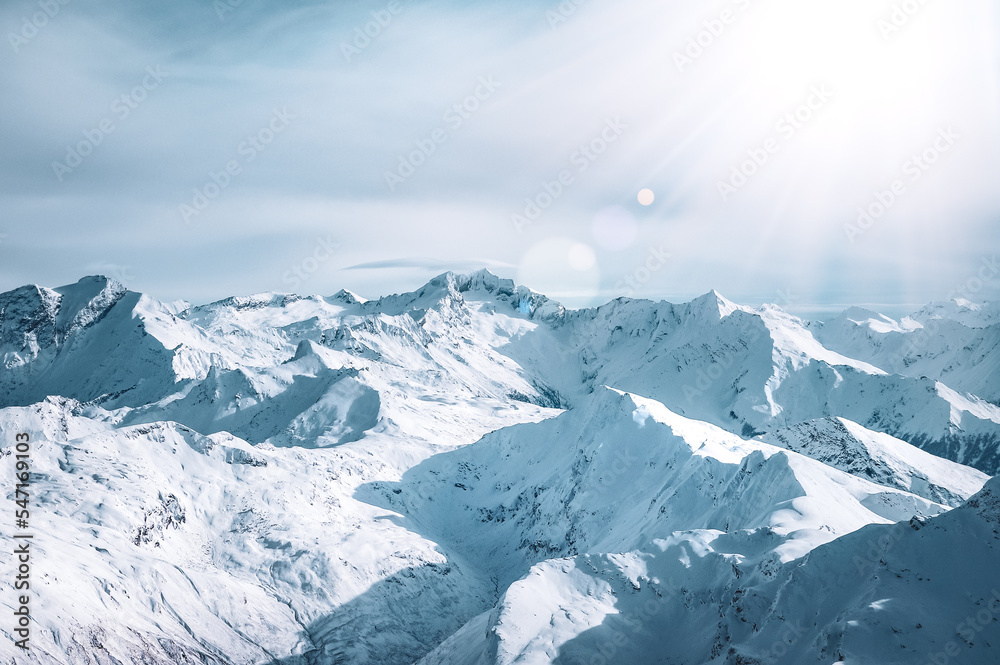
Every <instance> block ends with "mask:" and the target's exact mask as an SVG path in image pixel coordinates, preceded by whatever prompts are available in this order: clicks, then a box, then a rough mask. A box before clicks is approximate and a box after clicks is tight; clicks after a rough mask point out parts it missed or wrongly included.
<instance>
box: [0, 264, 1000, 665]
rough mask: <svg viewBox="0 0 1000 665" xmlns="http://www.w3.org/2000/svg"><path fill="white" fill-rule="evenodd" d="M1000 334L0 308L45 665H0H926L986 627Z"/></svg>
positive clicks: (929, 318)
mask: <svg viewBox="0 0 1000 665" xmlns="http://www.w3.org/2000/svg"><path fill="white" fill-rule="evenodd" d="M996 311H1000V310H998V309H997V307H996V306H994V305H991V304H985V305H973V304H972V303H965V302H964V301H963V302H956V303H953V304H952V305H949V304H943V305H942V304H936V305H931V306H928V307H927V308H925V309H924V310H922V311H921V312H919V313H916V314H914V315H913V317H908V318H906V319H904V320H903V321H900V322H897V321H893V320H891V319H888V318H887V317H883V316H881V315H879V314H877V313H874V312H865V311H862V310H857V309H852V310H848V311H847V312H845V313H844V314H843V315H842V316H841V317H840V318H838V319H836V320H834V321H831V322H827V323H825V324H817V323H812V322H806V321H802V320H800V319H798V318H796V317H793V316H791V315H789V314H787V313H785V312H783V311H782V310H780V309H779V308H777V307H774V306H764V307H762V308H749V307H744V306H740V305H737V304H735V303H732V302H730V301H728V300H726V299H725V298H724V297H722V296H721V295H719V294H717V293H715V292H714V291H713V292H710V293H709V294H706V295H705V296H702V297H701V298H697V299H695V300H693V301H692V302H690V303H684V304H671V303H666V302H659V303H654V302H649V301H642V300H630V299H618V300H615V301H612V302H610V303H608V304H606V305H604V306H601V307H597V308H592V309H584V310H567V309H565V308H564V307H562V306H561V305H559V304H558V303H556V302H554V301H552V300H550V299H548V298H546V297H545V296H543V295H541V294H538V293H535V292H533V291H531V290H529V289H527V288H525V287H521V286H517V285H515V284H514V283H513V282H511V281H509V280H504V279H500V278H498V277H496V276H495V275H492V274H490V273H488V272H486V271H481V272H478V273H474V274H471V275H454V274H451V273H448V274H445V275H441V276H440V277H437V278H435V279H433V280H431V281H430V282H429V283H428V284H427V285H425V286H424V287H423V288H421V289H419V290H417V291H415V292H413V293H406V294H400V295H393V296H388V297H384V298H381V299H377V300H370V301H365V300H363V299H361V298H358V297H357V296H355V295H353V294H351V293H349V292H346V291H341V292H339V293H337V294H335V295H333V296H329V297H321V296H296V295H286V294H259V295H254V296H248V297H233V298H228V299H226V300H223V301H219V302H216V303H212V304H209V305H203V306H192V305H190V304H189V303H184V302H178V303H163V302H159V301H157V300H155V299H154V298H152V297H149V296H147V295H143V294H138V293H134V292H131V291H129V290H128V289H127V288H125V287H124V286H123V285H121V284H119V283H117V282H115V281H114V280H110V279H107V278H103V277H90V278H85V279H83V280H81V281H80V282H78V283H77V284H74V285H70V286H65V287H61V288H57V289H49V288H44V287H39V286H27V287H22V288H19V289H15V290H13V291H9V292H7V293H3V294H0V356H2V368H0V445H2V448H0V470H2V471H0V473H2V474H5V477H7V478H13V477H14V476H13V474H14V472H15V469H14V464H15V461H14V457H13V455H12V454H11V452H12V447H13V442H14V435H15V434H16V433H18V432H29V433H30V434H31V436H32V439H33V441H34V443H33V449H32V465H33V467H32V470H33V481H32V482H33V484H32V487H33V489H34V492H35V494H34V496H33V498H32V501H33V502H34V503H33V510H32V528H33V529H35V530H37V532H38V533H39V534H40V535H39V537H38V540H36V541H35V543H36V547H37V553H36V557H35V559H34V564H33V565H34V569H33V582H32V589H31V590H32V593H33V594H34V601H33V603H34V604H33V614H32V619H33V624H32V625H33V632H32V650H31V651H30V652H29V653H21V652H20V651H19V650H15V648H14V647H13V646H12V642H7V641H6V640H5V641H4V643H3V646H2V647H0V656H3V657H4V658H5V659H7V660H9V659H10V658H16V661H15V662H17V663H22V662H23V663H45V664H48V663H60V664H62V663H77V662H81V663H83V662H87V663H90V662H93V663H104V662H109V663H111V662H119V663H133V662H136V663H138V662H144V663H176V662H191V663H219V664H222V663H226V664H228V663H240V664H261V665H263V664H264V663H281V664H282V665H299V664H303V665H304V664H306V663H308V664H311V665H312V664H323V663H415V662H417V661H421V662H422V663H426V664H428V665H429V664H431V663H469V664H470V665H471V664H473V663H515V662H517V663H549V662H556V663H576V662H586V663H589V662H629V663H639V664H643V663H656V662H676V663H713V664H716V663H717V664H722V663H725V664H726V665H736V664H737V663H742V664H744V665H746V664H748V663H786V662H787V663H806V662H830V663H833V662H844V663H880V664H882V663H894V662H900V663H902V662H921V663H922V662H923V661H921V660H920V657H924V656H923V655H922V654H921V649H925V648H926V649H937V650H939V651H940V650H944V649H945V648H946V647H947V643H948V641H949V640H952V639H953V638H954V639H958V638H956V637H955V636H954V635H950V634H949V633H948V627H949V626H951V628H954V626H955V625H956V624H958V622H960V621H962V620H963V617H962V616H959V615H960V614H961V613H962V612H966V611H967V612H973V611H979V610H980V609H981V607H987V608H988V607H992V606H990V605H989V592H990V589H988V588H986V587H988V586H989V584H988V582H987V581H986V580H987V579H992V578H989V577H983V578H977V577H976V576H977V575H984V576H988V575H989V574H990V573H989V571H990V570H991V568H990V567H991V566H992V567H993V568H992V570H994V571H995V569H996V566H997V564H1000V559H998V557H997V551H996V543H995V540H996V533H997V531H996V529H998V528H1000V527H998V525H997V518H996V515H995V507H994V509H992V510H993V512H990V511H991V509H990V506H993V504H994V503H995V496H996V493H997V491H998V490H997V488H996V487H994V485H995V482H993V481H990V482H989V483H988V482H987V481H989V475H988V474H995V473H997V472H998V469H1000V406H997V401H998V397H1000V378H998V377H1000V373H998V372H996V371H992V370H993V368H995V364H994V361H995V360H996V359H997V358H998V357H1000V356H998V355H997V354H1000V338H998V337H997V335H998V331H1000V320H998V319H997V318H996V316H994V313H995V312H996ZM984 485H986V489H985V490H983V487H984ZM8 487H9V490H8V494H9V495H10V496H9V498H13V484H12V483H9V484H8ZM977 493H978V494H977ZM991 520H992V521H991ZM991 529H993V531H991ZM873 538H874V540H872V539H873ZM880 540H881V541H889V542H890V543H891V544H892V545H894V546H893V547H883V548H882V549H880V550H878V551H877V552H876V553H875V555H874V560H872V557H873V555H872V552H873V551H874V550H872V549H871V548H870V547H869V545H870V544H871V543H872V542H876V543H877V542H880ZM904 544H905V546H904ZM0 546H2V547H4V548H9V547H13V539H12V538H11V537H10V535H9V533H7V532H4V533H2V534H0ZM958 547H960V548H962V549H961V550H958V549H955V548H958ZM883 550H884V551H885V552H888V553H889V554H893V555H894V557H889V556H888V555H886V556H882V554H881V553H882V552H883ZM949 552H950V554H949ZM955 552H961V554H960V556H959V559H958V561H961V562H962V563H961V565H960V566H955V567H956V568H961V570H954V571H951V572H942V571H941V570H940V566H941V565H943V563H942V562H943V561H944V560H945V558H947V557H948V556H953V557H954V556H956V555H955ZM966 559H967V561H966ZM858 560H860V561H862V562H867V564H870V565H869V566H868V567H864V571H863V572H857V571H859V570H861V568H862V566H860V564H859V563H858ZM852 570H853V571H855V572H854V573H853V576H852V573H851V571H852ZM888 572H892V573H894V574H895V576H894V577H893V578H892V579H889V575H888ZM977 579H978V580H979V587H976V580H977ZM11 580H12V575H7V576H5V577H3V578H2V580H0V613H8V612H11V611H13V603H14V602H15V597H14V590H13V588H12V586H11V584H12V582H11ZM893 580H895V581H893ZM925 580H934V583H930V582H927V583H925ZM994 586H1000V583H994ZM980 587H981V588H980ZM977 593H978V594H979V595H976V594H977ZM872 594H874V595H878V594H882V595H879V597H877V598H876V597H874V595H872ZM998 597H1000V596H998ZM977 602H978V603H980V605H976V603H977ZM820 604H822V607H821V606H820ZM935 607H937V608H939V611H937V610H934V609H933V608H935ZM996 607H997V609H998V610H1000V600H998V602H997V605H996ZM963 608H966V609H963ZM953 611H954V612H956V614H955V615H954V616H952V614H951V613H952V612H953ZM935 612H937V613H935ZM908 613H913V614H912V617H913V618H914V620H910V618H909V617H910V616H911V615H910V614H908ZM7 616H11V615H10V614H9V613H8V614H7ZM996 618H997V622H996V623H994V622H988V623H984V624H983V626H982V627H981V629H977V630H976V631H975V636H974V638H973V637H971V636H970V637H969V639H966V640H964V641H960V642H958V643H957V644H958V647H956V648H958V649H959V650H960V651H961V652H962V654H963V655H962V658H963V659H964V660H963V661H962V662H975V663H987V662H994V660H990V659H989V653H990V650H989V648H988V647H989V644H990V640H992V644H993V645H995V647H996V648H1000V636H997V629H996V625H1000V611H998V612H997V613H996ZM918 624H919V625H920V626H921V627H919V628H917V627H915V626H917V625H918ZM633 629H634V630H633ZM10 631H11V626H10V625H8V624H4V623H0V632H2V633H3V634H4V635H5V637H10V636H11V635H12V634H11V632H10ZM630 631H632V632H630ZM787 631H793V632H794V633H795V635H794V636H793V637H792V639H791V640H790V642H789V641H788V640H786V639H785V632H787ZM955 632H958V633H960V632H961V631H958V630H957V629H956V631H955ZM622 636H625V642H627V644H625V645H623V644H618V642H620V641H621V639H619V638H621V637H622ZM885 644H892V645H894V648H895V649H896V650H895V651H893V650H891V649H889V648H888V647H886V646H885ZM983 645H987V648H986V650H985V651H984V650H983ZM778 651H781V653H780V654H779V653H778ZM929 653H930V652H929ZM993 653H994V654H995V653H996V652H993ZM8 654H9V656H8ZM984 654H985V655H984ZM931 655H933V654H931ZM931 655H928V656H926V657H927V658H930V657H931ZM598 657H600V658H604V659H605V660H604V661H596V660H594V658H598ZM952 657H953V656H949V658H952ZM893 658H894V659H895V660H893ZM837 659H839V660H837ZM3 662H6V660H5V661H3Z"/></svg>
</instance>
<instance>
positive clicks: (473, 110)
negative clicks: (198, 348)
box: [0, 0, 1000, 302]
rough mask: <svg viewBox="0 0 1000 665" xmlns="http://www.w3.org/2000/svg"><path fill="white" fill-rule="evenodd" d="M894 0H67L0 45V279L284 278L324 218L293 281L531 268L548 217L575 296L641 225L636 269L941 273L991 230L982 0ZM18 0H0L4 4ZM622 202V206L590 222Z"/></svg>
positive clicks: (845, 295) (854, 288)
mask: <svg viewBox="0 0 1000 665" xmlns="http://www.w3.org/2000/svg"><path fill="white" fill-rule="evenodd" d="M892 4H893V3H891V2H883V1H881V0H880V1H879V2H869V1H867V0H845V1H844V2H841V3H836V4H830V3H802V2H798V0H775V1H774V2H770V3H757V2H745V1H744V0H727V1H725V2H722V1H720V2H713V3H710V4H709V5H696V6H677V5H675V4H667V5H665V4H664V3H660V2H653V1H652V0H626V1H625V2H614V3H612V2H610V0H590V1H589V2H588V3H583V4H580V5H579V6H577V7H576V9H575V10H574V11H572V12H569V11H568V10H566V9H565V8H566V7H568V6H569V5H567V4H566V3H563V5H555V4H554V3H523V4H519V5H517V6H516V7H511V6H503V7H498V6H494V5H493V4H491V3H484V2H472V3H462V4H458V3H442V2H417V1H407V2H404V3H402V4H401V9H400V10H399V11H398V12H396V13H391V12H390V14H391V15H390V16H388V17H387V15H386V14H385V12H386V11H387V10H386V7H388V3H385V5H382V4H380V3H361V2H346V3H343V2H318V1H304V0H303V1H298V2H292V3H286V4H282V5H280V6H276V5H273V4H267V3H254V2H249V1H244V2H229V4H228V5H226V6H228V7H231V9H232V11H226V12H224V13H223V14H222V15H221V16H220V14H219V12H218V11H217V8H216V7H215V6H214V5H213V4H211V3H199V2H193V1H187V2H181V3H171V4H170V5H164V6H157V7H147V6H140V5H135V6H132V5H117V4H116V5H114V6H107V5H101V6H91V5H87V4H86V3H67V4H65V5H61V9H60V12H59V14H58V15H57V16H55V17H53V18H52V20H51V21H49V22H48V24H47V25H45V26H44V28H42V29H39V30H38V31H37V34H36V35H35V36H34V37H32V38H31V39H30V40H28V42H27V43H26V44H23V45H21V47H20V48H19V49H18V50H17V51H15V50H14V49H13V48H8V49H7V50H6V51H5V52H2V53H0V85H2V86H3V88H4V90H5V92H6V94H5V95H4V96H3V98H2V99H0V112H2V113H3V114H4V116H5V118H7V119H8V121H7V122H6V123H4V124H3V125H2V126H0V140H2V141H3V142H4V146H5V150H6V151H7V152H6V154H7V157H8V158H7V159H6V160H4V161H3V162H2V163H0V197H2V199H3V205H4V209H5V211H6V215H5V220H3V221H0V233H6V234H7V236H8V237H7V238H6V240H5V241H4V243H3V244H2V245H0V280H2V281H3V285H4V286H5V287H13V286H16V285H18V284H21V283H26V282H40V283H64V282H67V281H74V280H75V278H76V277H79V275H80V274H83V273H85V272H87V270H88V266H90V265H95V264H113V265H121V266H134V273H135V277H136V282H138V283H140V284H141V285H142V287H143V288H145V289H148V290H150V291H151V292H153V293H154V295H163V296H164V297H186V298H190V299H196V298H215V297H223V296H225V295H230V294H232V293H238V292H246V291H249V290H261V291H267V290H278V289H280V288H281V286H282V284H281V275H282V274H283V271H284V270H286V269H287V266H288V265H290V264H292V263H293V262H294V261H295V260H297V257H301V256H302V255H303V253H304V252H308V251H309V248H310V247H312V245H313V243H314V242H315V237H316V236H317V235H325V234H333V235H334V236H335V237H336V239H337V241H338V242H339V243H340V248H339V250H338V252H339V253H338V254H337V256H336V257H335V258H334V259H332V260H331V261H330V262H329V264H327V265H325V266H324V268H323V270H322V271H320V272H318V273H316V274H315V275H314V276H313V277H312V280H313V282H312V283H311V284H310V287H311V288H323V289H324V290H327V291H329V292H331V293H332V292H335V291H336V290H338V289H339V288H341V287H342V286H347V287H350V288H352V289H354V290H356V291H359V292H365V293H369V294H371V293H372V292H373V291H374V290H376V289H378V290H382V289H389V290H399V289H403V288H409V287H412V286H414V284H413V280H414V279H416V275H415V273H414V272H413V271H419V270H423V271H430V270H439V269H440V270H445V269H460V270H463V271H464V270H469V269H473V268H478V267H484V266H485V267H490V266H494V267H498V268H499V269H502V270H509V271H513V270H515V267H516V268H517V269H518V272H520V273H521V274H531V271H526V270H524V267H525V266H524V264H525V262H526V261H529V262H533V263H537V262H538V261H539V260H540V259H539V254H538V251H537V247H538V246H540V245H542V246H548V245H546V242H547V241H548V240H551V239H555V238H565V239H569V240H572V241H573V243H576V244H578V245H585V246H588V247H592V248H593V249H594V250H595V252H596V254H595V256H596V265H595V267H594V268H593V271H592V272H590V273H588V274H589V275H590V278H592V279H590V281H588V284H590V283H591V282H593V283H594V284H596V285H595V286H593V287H592V288H591V291H592V293H593V294H594V296H595V297H603V295H604V294H607V293H609V292H614V291H615V287H614V285H615V284H616V283H618V282H619V281H620V280H621V279H622V278H623V277H624V276H629V275H633V274H634V273H636V271H640V273H641V268H642V266H643V262H644V261H645V260H646V256H647V254H648V252H649V251H650V248H658V247H661V246H665V247H668V248H669V251H670V254H671V255H672V257H673V259H672V261H673V262H672V263H671V264H670V265H669V266H668V267H665V268H663V269H661V270H659V271H657V272H656V273H655V274H654V275H652V276H651V277H650V279H649V280H648V281H647V282H644V283H643V284H642V289H641V293H640V294H639V295H642V296H644V297H660V296H662V295H666V294H675V295H676V294H688V295H696V294H699V293H704V292H706V291H707V290H709V289H710V288H718V289H719V290H720V291H722V292H724V293H726V294H727V295H728V296H729V297H731V298H734V299H737V300H739V299H741V298H751V297H762V298H765V299H766V298H767V297H768V294H773V293H774V292H776V291H778V290H782V289H788V288H789V287H792V286H794V287H795V290H796V292H798V293H800V294H801V296H802V298H803V300H806V301H808V300H813V301H816V302H820V301H824V302H843V301H852V300H854V301H859V300H864V301H872V300H898V301H900V302H912V301H920V300H929V299H932V298H938V297H943V296H944V295H946V294H947V292H948V291H949V290H950V289H951V285H952V284H954V283H957V282H960V281H963V280H964V279H965V277H964V275H965V274H966V273H967V272H969V271H970V270H974V268H975V266H976V265H978V262H979V260H980V258H981V256H983V255H984V254H992V253H995V252H996V251H997V250H998V249H1000V234H998V233H997V230H996V229H997V227H996V224H995V214H996V210H997V206H998V203H1000V194H998V193H997V192H996V191H994V189H995V188H994V187H993V183H992V181H991V179H990V178H989V177H987V175H988V174H990V173H995V172H996V170H997V167H998V166H1000V164H998V163H997V162H998V160H1000V157H998V155H1000V91H998V86H997V83H996V81H997V80H1000V77H998V74H1000V72H998V71H997V70H998V64H997V63H998V62H1000V60H998V58H997V41H998V38H997V34H1000V33H998V31H997V29H996V28H997V10H996V8H994V7H993V6H992V5H991V3H989V2H987V1H986V0H971V1H970V2H966V3H961V4H960V5H956V4H954V3H952V4H927V5H922V6H921V9H920V10H919V12H917V13H916V14H914V15H912V16H908V17H907V18H906V20H905V21H903V22H902V25H899V26H894V27H898V29H894V30H890V31H888V32H886V30H885V29H884V26H882V24H881V22H884V21H886V20H891V19H892ZM559 7H563V10H560V9H559ZM35 10H37V7H36V6H35V4H34V3H31V2H24V1H18V2H15V3H8V4H6V5H4V7H3V8H2V9H0V27H4V28H5V32H7V31H9V32H12V33H16V32H17V31H18V30H19V29H20V28H21V26H22V25H23V23H22V20H23V18H24V17H25V16H30V15H31V13H32V12H33V11H35ZM559 11H565V12H566V13H565V15H564V14H560V13H558V12H559ZM373 12H374V14H373ZM552 12H557V13H556V14H553V13H552ZM724 12H729V13H728V14H724ZM724 17H728V20H725V21H724V20H723V18H724ZM897 18H898V17H897ZM373 21H374V22H375V23H374V24H373ZM373 25H374V27H372V26H373ZM366 31H367V36H366ZM359 35H360V36H359ZM345 47H346V48H345ZM0 51H3V49H0ZM149 68H153V69H154V70H156V71H162V72H163V73H164V77H163V79H162V82H159V83H158V84H157V85H156V86H155V87H153V86H149V85H144V81H145V82H147V83H148V79H147V77H148V72H149ZM156 68H159V70H157V69H156ZM484 79H486V80H489V81H493V82H495V83H496V85H495V86H493V85H491V86H490V90H489V91H488V94H487V89H486V88H484V87H483V80H484ZM817 91H821V93H820V94H818V93H817ZM123 96H124V99H123ZM138 97H141V98H142V99H138ZM126 109H127V110H128V113H127V114H125V113H124V110H126ZM276 111H277V112H287V113H288V114H290V116H291V119H290V121H289V123H288V126H287V128H285V129H283V130H282V131H281V132H274V131H273V130H272V128H271V127H270V125H271V121H272V118H273V117H274V114H275V112H276ZM105 121H108V122H110V123H111V125H108V124H107V123H106V122H105ZM609 122H611V123H619V124H620V125H622V126H624V129H623V131H622V132H621V133H620V136H618V137H616V140H614V141H613V142H611V141H607V140H606V137H605V136H603V134H604V133H605V130H606V128H607V126H608V123H609ZM102 123H104V124H103V125H102ZM102 126H103V127H104V128H105V129H102ZM108 128H110V131H106V130H107V129H108ZM948 128H951V129H952V130H953V131H954V133H955V134H957V136H958V139H957V140H956V141H955V143H954V145H953V146H952V147H951V149H949V150H948V151H946V152H940V153H939V154H937V155H934V154H933V148H934V144H935V141H936V137H937V136H938V133H939V132H940V131H947V130H948ZM98 137H99V138H100V140H99V141H98V140H97V139H98ZM90 144H93V145H90ZM74 151H75V152H77V153H79V152H84V151H85V152H87V153H88V154H86V155H81V156H80V158H79V160H78V161H79V163H78V164H76V165H74V166H72V168H71V171H70V172H69V173H63V174H62V175H63V177H62V179H61V180H60V179H59V177H58V175H57V173H56V171H55V170H54V167H53V164H54V163H67V161H68V160H69V159H70V158H71V153H73V152H74ZM929 151H930V152H929ZM925 155H926V156H927V158H926V159H925ZM914 158H916V159H917V160H918V161H920V165H917V166H916V170H913V169H912V168H911V169H909V170H907V166H908V165H909V166H911V167H912V166H913V165H914V164H915V163H916V162H914ZM930 158H933V159H934V161H933V163H930V162H929V159H930ZM73 161H74V162H75V161H76V160H73ZM234 164H235V166H234ZM925 166H926V167H927V168H924V167H925ZM915 173H919V177H917V178H914V174H915ZM391 174H395V175H396V178H395V179H394V178H392V177H387V176H391ZM896 180H902V184H903V185H904V186H905V191H904V193H903V194H901V195H896V196H895V199H894V201H893V202H892V205H891V206H890V207H889V209H887V210H886V212H885V213H884V214H883V215H881V216H879V217H878V218H877V219H876V220H874V221H873V222H872V223H871V224H870V225H869V228H866V229H865V230H864V233H863V234H861V235H854V236H851V235H850V233H848V232H847V231H846V230H845V228H846V227H849V226H850V225H852V224H856V223H857V220H858V217H859V213H858V209H859V208H862V209H867V208H868V207H869V206H871V205H872V204H873V203H878V201H879V197H880V196H881V197H882V198H883V199H884V200H887V199H886V198H885V194H884V193H885V192H886V191H889V192H891V189H892V185H893V183H894V182H895V181H896ZM387 181H391V182H393V183H394V185H395V186H393V187H390V186H389V184H387ZM720 183H722V187H721V190H723V191H720ZM643 188H649V189H651V190H653V191H654V193H655V194H656V201H655V203H654V204H653V205H651V206H649V207H648V208H644V207H642V206H639V205H638V203H637V201H636V193H637V192H638V191H639V190H640V189H643ZM727 188H728V189H727ZM199 197H200V198H199ZM201 203H204V207H203V209H199V210H198V213H197V214H196V215H194V216H193V217H191V218H190V219H189V220H188V221H190V223H189V224H185V223H184V222H185V220H184V219H183V216H182V213H181V206H184V205H187V206H193V205H196V204H201ZM613 206H617V207H620V208H623V209H625V210H626V211H628V213H629V214H631V215H633V216H634V219H635V225H634V229H633V231H634V232H630V237H629V242H624V241H623V242H621V243H616V242H612V243H610V244H609V243H607V242H603V244H602V243H600V242H598V238H596V237H595V236H594V224H593V222H594V219H595V217H597V216H599V215H600V213H601V212H602V211H603V210H606V209H607V208H609V207H613ZM875 209H876V210H878V208H877V206H876V208H875ZM535 212H537V213H538V214H537V215H534V213H535ZM529 213H530V214H532V215H533V216H534V217H535V218H534V219H532V220H531V224H530V225H528V226H527V227H524V228H523V229H521V232H518V227H517V226H516V225H515V224H514V223H513V222H512V217H513V216H514V215H526V214H529ZM604 240H606V239H604ZM852 240H853V242H852ZM143 254H148V255H149V256H146V257H144V259H145V260H142V261H139V260H137V259H136V257H137V256H143ZM470 256H473V257H483V260H482V261H481V262H480V263H478V264H476V265H472V262H471V261H469V260H468V259H467V258H466V257H470ZM388 257H438V258H437V259H414V258H409V259H395V260H393V259H390V258H388ZM561 258H562V257H553V263H559V261H560V260H561ZM406 261H410V262H411V263H410V264H409V265H404V263H405V262H406ZM373 264H374V266H378V268H376V267H367V268H359V267H357V266H372V265H373ZM404 269H405V270H404ZM406 270H409V271H410V272H409V273H407V272H406ZM394 271H395V272H394ZM340 280H345V281H347V282H349V283H347V284H345V283H341V282H340ZM594 280H596V281H594ZM528 286H534V285H532V284H529V285H528ZM571 291H572V292H574V293H576V292H577V291H579V289H571ZM374 295H377V292H376V293H374ZM987 296H992V297H996V296H997V294H996V293H995V292H994V291H990V292H984V293H983V297H987ZM580 302H587V300H586V299H585V298H584V299H581V300H580Z"/></svg>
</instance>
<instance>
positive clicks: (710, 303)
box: [688, 289, 744, 320]
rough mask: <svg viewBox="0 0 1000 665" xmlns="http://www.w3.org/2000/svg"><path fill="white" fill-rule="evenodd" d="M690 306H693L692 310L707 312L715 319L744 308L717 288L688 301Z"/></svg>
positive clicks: (720, 318)
mask: <svg viewBox="0 0 1000 665" xmlns="http://www.w3.org/2000/svg"><path fill="white" fill-rule="evenodd" d="M688 307H690V308H691V311H692V312H698V313H704V314H707V315H709V316H710V317H711V318H712V319H713V320H714V319H718V320H722V319H724V318H726V317H727V316H729V315H730V314H732V313H733V312H735V311H737V310H743V309H744V308H743V307H741V306H740V305H737V304H736V303H734V302H733V301H731V300H729V299H728V298H726V297H725V296H723V295H722V294H721V293H719V292H718V291H716V290H715V289H712V290H711V291H709V292H708V293H706V294H705V295H703V296H698V297H697V298H695V299H694V300H692V301H691V302H690V303H688Z"/></svg>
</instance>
